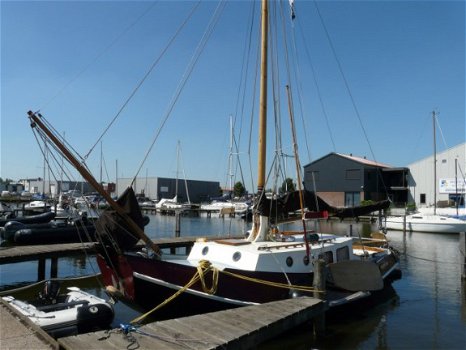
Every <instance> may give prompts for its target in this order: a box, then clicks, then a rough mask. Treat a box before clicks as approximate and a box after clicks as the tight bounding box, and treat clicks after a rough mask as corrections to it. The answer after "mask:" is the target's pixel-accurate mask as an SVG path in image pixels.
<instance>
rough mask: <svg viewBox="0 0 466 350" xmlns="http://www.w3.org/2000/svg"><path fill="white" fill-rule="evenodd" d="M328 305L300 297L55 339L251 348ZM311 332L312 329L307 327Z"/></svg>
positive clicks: (111, 345)
mask: <svg viewBox="0 0 466 350" xmlns="http://www.w3.org/2000/svg"><path fill="white" fill-rule="evenodd" d="M326 309H327V304H326V303H325V302H323V301H322V300H320V299H315V298H309V297H299V298H294V299H287V300H281V301H274V302H271V303H266V304H261V305H254V306H245V307H240V308H236V309H230V310H225V311H218V312H212V313H207V314H202V315H195V316H189V317H183V318H178V319H173V320H167V321H158V322H153V323H149V324H146V325H144V326H141V327H138V328H134V329H131V328H128V329H127V332H124V331H123V330H122V329H115V330H111V331H99V332H95V333H87V334H81V335H77V336H71V337H65V338H59V339H58V343H59V344H60V348H62V349H69V350H74V349H125V348H128V347H131V346H134V348H138V349H164V350H178V349H186V348H189V349H250V348H254V347H255V346H257V345H259V344H261V343H263V342H264V341H266V340H268V339H272V338H274V337H276V336H278V335H280V334H282V333H284V332H286V331H288V330H290V329H292V328H295V327H297V326H299V325H301V324H303V323H306V322H309V321H312V320H313V319H314V318H318V317H319V316H322V315H323V313H324V312H325V311H326ZM309 332H312V328H311V327H310V328H309Z"/></svg>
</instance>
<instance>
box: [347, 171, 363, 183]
mask: <svg viewBox="0 0 466 350" xmlns="http://www.w3.org/2000/svg"><path fill="white" fill-rule="evenodd" d="M360 179H361V170H360V169H347V170H346V180H360Z"/></svg>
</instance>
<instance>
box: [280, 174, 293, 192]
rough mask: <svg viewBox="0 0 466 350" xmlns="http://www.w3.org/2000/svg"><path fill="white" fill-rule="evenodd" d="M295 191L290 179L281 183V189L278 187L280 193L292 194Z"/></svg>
mask: <svg viewBox="0 0 466 350" xmlns="http://www.w3.org/2000/svg"><path fill="white" fill-rule="evenodd" d="M295 190H296V186H295V184H294V182H293V180H292V179H290V178H289V177H287V178H286V179H285V180H284V181H283V183H282V187H280V193H285V192H293V191H295Z"/></svg>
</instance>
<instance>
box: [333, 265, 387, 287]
mask: <svg viewBox="0 0 466 350" xmlns="http://www.w3.org/2000/svg"><path fill="white" fill-rule="evenodd" d="M329 269H330V273H331V274H332V277H333V283H334V284H335V286H337V287H339V288H342V289H345V290H348V291H352V292H357V291H375V290H380V289H382V288H383V279H382V275H381V274H380V270H379V267H378V266H377V265H376V264H375V263H374V262H372V261H362V260H345V261H341V262H338V263H334V264H329Z"/></svg>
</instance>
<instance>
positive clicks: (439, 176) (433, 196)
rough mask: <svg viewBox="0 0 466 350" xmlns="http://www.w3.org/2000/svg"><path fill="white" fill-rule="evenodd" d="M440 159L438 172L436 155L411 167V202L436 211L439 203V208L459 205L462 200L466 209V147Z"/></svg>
mask: <svg viewBox="0 0 466 350" xmlns="http://www.w3.org/2000/svg"><path fill="white" fill-rule="evenodd" d="M436 159H437V162H436V163H437V166H436V167H435V168H434V155H432V156H430V157H427V158H424V159H421V160H419V161H417V162H415V163H412V164H409V165H408V168H409V170H410V178H409V191H410V202H414V203H416V207H418V208H423V207H433V206H434V203H435V201H436V202H437V207H442V206H447V205H449V204H450V205H451V204H452V203H453V205H456V201H457V200H458V201H459V205H460V206H464V196H465V187H466V186H465V175H466V173H465V169H466V143H462V144H460V145H458V146H454V147H451V148H449V149H447V150H445V151H443V152H438V153H437V155H436ZM434 172H436V176H435V180H434ZM434 188H435V192H434Z"/></svg>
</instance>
